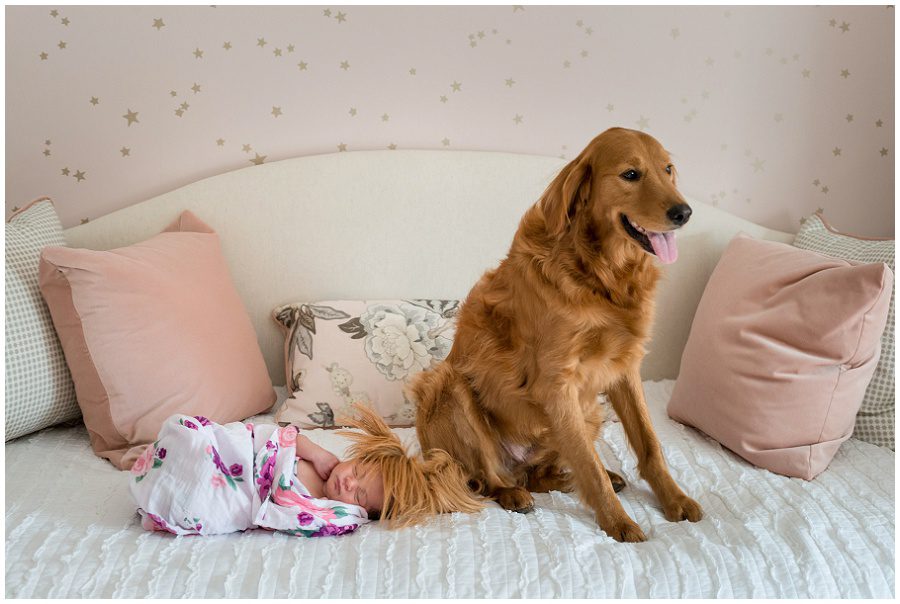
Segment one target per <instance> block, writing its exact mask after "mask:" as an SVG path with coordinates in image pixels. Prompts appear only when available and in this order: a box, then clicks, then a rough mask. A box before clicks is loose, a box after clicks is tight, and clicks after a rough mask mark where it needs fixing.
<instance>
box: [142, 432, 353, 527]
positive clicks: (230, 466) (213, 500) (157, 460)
mask: <svg viewBox="0 0 900 604" xmlns="http://www.w3.org/2000/svg"><path fill="white" fill-rule="evenodd" d="M296 441H297V428H295V427H294V426H286V427H284V428H281V427H279V426H275V425H270V424H260V425H256V426H254V425H253V424H250V423H247V424H244V423H241V422H232V423H230V424H225V425H219V424H216V423H214V422H210V421H209V420H207V419H206V418H204V417H200V416H196V417H190V416H187V415H173V416H172V417H170V418H168V419H167V420H166V421H165V422H164V423H163V427H162V429H161V430H160V433H159V438H158V440H157V441H156V442H154V443H153V444H151V445H149V446H148V447H147V449H146V450H145V451H144V453H143V454H142V455H141V456H140V457H139V458H138V459H137V461H135V462H134V466H132V468H131V477H130V486H131V494H132V496H133V497H134V500H135V502H136V503H137V506H138V512H139V513H140V515H141V517H142V526H143V527H144V528H145V529H147V530H150V531H168V532H170V533H173V534H175V535H218V534H222V533H232V532H235V531H242V530H245V529H251V528H266V529H271V530H276V531H281V532H284V533H289V534H291V535H298V536H304V537H322V536H326V535H341V534H343V533H349V532H351V531H353V530H355V529H356V528H357V527H358V526H360V525H361V524H365V523H366V522H369V520H368V517H367V514H366V511H365V510H364V509H363V508H361V507H359V506H357V505H353V504H349V503H343V502H340V501H331V500H328V499H314V498H313V497H312V496H311V495H310V493H309V491H308V490H307V489H306V487H305V486H304V485H303V484H302V483H301V482H300V481H299V480H298V479H297V473H296V464H297V458H296V451H295V446H296Z"/></svg>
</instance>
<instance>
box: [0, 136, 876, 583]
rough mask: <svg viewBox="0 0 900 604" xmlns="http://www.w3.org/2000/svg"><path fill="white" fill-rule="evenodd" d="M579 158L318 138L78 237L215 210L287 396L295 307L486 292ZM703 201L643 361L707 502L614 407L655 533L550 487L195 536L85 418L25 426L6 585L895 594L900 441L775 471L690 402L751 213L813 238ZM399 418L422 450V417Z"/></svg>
mask: <svg viewBox="0 0 900 604" xmlns="http://www.w3.org/2000/svg"><path fill="white" fill-rule="evenodd" d="M563 164H564V162H563V161H562V160H559V159H554V158H547V157H537V156H527V155H515V154H507V153H488V152H445V151H372V152H354V153H337V154H332V155H323V156H314V157H304V158H297V159H290V160H284V161H279V162H273V163H270V164H263V165H260V166H253V167H250V168H246V169H241V170H237V171H234V172H229V173H226V174H223V175H220V176H214V177H211V178H207V179H205V180H201V181H199V182H196V183H194V184H191V185H188V186H185V187H183V188H180V189H177V190H175V191H172V192H170V193H167V194H165V195H161V196H159V197H156V198H153V199H150V200H148V201H146V202H144V203H141V204H138V205H135V206H132V207H129V208H126V209H123V210H119V211H116V212H113V213H111V214H109V215H107V216H104V217H102V218H99V219H96V220H93V221H91V222H90V223H88V224H85V225H81V226H77V227H74V228H70V229H68V230H67V231H66V232H65V235H66V238H67V240H68V244H69V245H70V246H73V247H89V248H93V249H110V248H114V247H119V246H124V245H130V244H132V243H134V242H137V241H140V240H142V239H145V238H147V237H150V236H152V235H154V234H156V233H158V232H159V231H161V230H162V229H163V228H164V227H165V226H166V225H167V224H168V223H169V222H171V221H172V220H173V219H174V218H175V217H176V216H177V215H178V214H179V213H180V212H181V211H182V210H184V209H190V210H192V211H193V212H194V213H195V214H197V216H199V217H200V218H201V219H202V220H203V221H205V222H207V223H208V224H209V225H210V226H211V227H212V228H213V229H215V231H216V232H217V233H218V234H219V236H220V238H221V242H222V247H223V250H224V253H225V256H226V259H227V261H228V263H229V266H230V269H231V273H232V276H233V279H234V283H235V285H236V287H237V289H238V291H239V292H240V294H241V296H242V298H243V301H244V303H245V305H246V307H247V310H248V312H249V314H250V317H251V320H252V322H253V325H254V327H255V328H256V332H257V335H258V338H259V342H260V346H261V348H262V351H263V354H264V356H265V359H266V363H267V366H268V369H269V373H270V375H271V377H272V380H273V383H275V384H276V385H279V386H278V387H277V388H276V390H277V391H278V392H279V394H280V396H279V402H280V401H281V400H283V398H284V397H285V391H284V389H283V387H282V386H283V384H284V369H283V367H284V365H283V359H282V354H283V339H282V335H281V333H280V332H279V330H278V329H277V326H276V325H275V323H274V321H273V320H272V318H271V310H272V309H273V308H274V307H275V306H277V305H279V304H282V303H286V302H294V301H297V300H328V299H378V298H403V297H417V298H422V297H429V298H446V299H451V298H462V297H464V296H465V294H466V293H467V291H468V290H469V288H470V287H471V285H472V284H473V283H474V282H475V280H476V279H477V278H478V277H479V276H480V274H481V273H482V272H483V271H484V270H485V269H487V268H489V267H491V266H492V265H494V264H496V262H497V261H499V259H500V258H502V257H503V256H504V255H505V253H506V251H507V248H508V245H509V243H510V241H511V238H512V235H513V233H514V231H515V228H516V225H517V222H518V219H519V217H520V216H521V214H522V213H523V212H524V211H525V209H526V208H527V207H528V206H529V205H531V204H532V203H533V202H534V201H535V200H536V199H537V198H538V197H539V195H540V193H541V192H542V190H543V188H544V187H545V186H546V184H547V183H548V182H549V180H550V179H551V177H552V176H553V175H554V174H555V172H556V171H558V170H559V169H560V167H562V165H563ZM690 203H691V205H692V206H693V209H694V214H693V218H692V219H691V222H690V224H689V225H688V226H687V227H686V228H685V229H684V230H683V232H681V233H680V234H679V248H680V258H679V260H678V261H677V262H676V263H675V264H674V265H671V266H667V267H665V269H664V270H665V277H664V280H663V282H662V284H661V288H660V293H659V297H658V301H657V319H656V324H655V331H654V337H653V340H652V342H651V345H650V351H649V355H648V356H647V358H646V360H645V363H644V366H643V377H644V379H645V380H647V381H646V382H645V384H644V386H645V390H646V395H647V400H648V404H649V407H650V412H651V416H652V420H653V423H654V426H655V427H656V430H657V433H658V434H659V437H660V440H661V442H662V446H663V448H664V453H665V457H666V459H667V461H668V463H669V465H670V468H671V471H672V475H673V477H674V478H675V480H676V481H677V482H678V483H679V484H680V485H681V486H682V487H683V488H684V490H685V491H686V492H687V493H688V494H690V495H691V496H693V497H694V498H696V499H697V500H698V501H699V502H700V503H701V505H702V506H703V508H704V511H705V517H704V519H703V520H702V521H700V522H698V523H688V522H680V523H671V522H667V521H666V520H665V519H664V518H663V515H662V511H661V509H660V507H659V504H658V502H657V500H656V498H655V496H654V495H653V494H652V492H651V491H650V489H649V487H648V486H647V484H646V483H644V482H643V481H641V480H640V478H639V476H638V475H637V469H636V464H635V459H634V456H633V455H632V453H631V451H630V450H629V449H628V446H627V444H626V441H625V439H624V436H623V431H622V427H621V424H620V423H618V422H617V421H615V417H614V416H611V417H610V418H609V421H607V422H606V423H605V424H604V427H603V439H602V441H601V442H598V445H597V446H598V451H599V452H600V455H601V457H602V459H603V460H604V462H605V463H606V464H607V466H608V467H609V468H610V469H612V470H614V471H616V472H619V473H621V474H622V475H623V476H624V477H625V478H626V480H627V481H628V483H629V486H628V487H627V488H626V489H625V490H624V491H622V492H621V493H620V494H619V495H620V497H621V500H622V502H623V505H624V507H625V510H626V511H627V512H628V513H629V515H631V517H632V518H634V519H635V520H636V521H637V523H638V524H639V525H640V526H641V527H642V528H643V530H644V532H645V533H646V535H647V537H648V541H647V542H645V543H640V544H621V543H617V542H615V541H613V540H612V539H610V538H609V537H607V536H606V535H605V533H603V531H601V530H600V529H599V528H598V526H597V525H596V524H595V523H594V521H593V517H592V514H591V512H590V511H589V510H588V509H587V508H585V507H584V506H583V505H581V504H580V503H579V501H578V500H577V498H576V497H574V496H572V495H568V494H562V493H558V492H553V493H549V494H538V495H537V496H536V509H535V511H534V512H533V513H531V514H527V515H521V514H516V513H511V512H507V511H504V510H502V509H500V508H499V507H498V506H496V505H491V506H490V507H489V508H488V509H486V510H485V511H483V512H481V513H480V514H477V515H463V514H450V515H444V516H441V517H437V518H434V519H433V520H431V521H430V522H428V523H427V524H425V525H422V526H418V527H414V528H410V529H403V530H398V531H389V530H387V529H386V528H385V527H383V526H380V525H379V524H377V523H375V524H370V525H367V526H364V527H362V528H360V529H359V530H358V531H357V532H356V533H353V534H350V535H346V536H342V537H331V538H320V539H305V538H297V537H290V536H286V535H284V534H280V533H270V532H264V531H249V532H245V533H239V534H232V535H226V536H215V537H195V536H187V537H177V538H176V537H174V536H172V535H169V534H165V533H151V532H147V531H144V530H143V529H142V528H141V526H140V522H139V518H138V515H137V514H136V513H135V509H134V505H133V503H132V501H131V499H130V497H129V494H128V486H127V476H128V474H126V473H122V472H120V471H118V470H116V469H115V468H114V467H113V466H112V465H111V464H110V463H108V462H107V461H106V460H103V459H100V458H97V457H95V456H94V454H93V453H92V451H91V448H90V444H89V442H88V437H87V433H86V430H85V428H84V426H83V425H79V424H78V422H75V425H69V426H65V425H63V426H56V427H53V428H48V429H45V430H42V431H40V432H37V433H34V434H30V435H27V436H24V437H22V438H19V439H16V440H14V441H11V442H8V443H7V444H6V596H7V597H210V598H221V597H290V598H295V597H354V598H355V597H545V598H548V597H673V598H674V597H678V598H680V597H706V598H711V597H743V598H750V597H816V598H822V597H879V598H890V597H893V595H894V453H893V451H891V450H889V449H885V448H880V447H876V446H874V445H870V444H867V443H864V442H861V441H858V440H855V439H850V440H848V441H847V442H845V443H844V444H843V445H842V446H841V448H840V450H839V452H838V453H837V455H836V457H835V458H834V460H833V461H832V463H831V465H830V466H829V468H828V469H827V470H826V471H825V472H823V473H822V474H821V475H820V476H818V477H817V478H815V480H813V481H810V482H807V481H804V480H801V479H798V478H787V477H784V476H780V475H777V474H774V473H772V472H769V471H767V470H763V469H759V468H756V467H754V466H752V465H751V464H749V463H748V462H746V461H744V460H743V459H741V458H740V457H738V456H737V455H735V454H733V453H731V452H730V451H729V450H727V449H725V448H723V447H722V446H721V445H719V444H718V443H716V442H715V441H713V440H712V439H710V438H708V437H706V436H704V435H703V434H702V433H700V432H698V431H696V430H694V429H692V428H688V427H685V426H682V425H681V424H678V423H676V422H674V421H672V420H671V419H669V418H668V417H667V415H666V409H665V407H666V403H667V401H668V398H669V396H670V394H671V392H672V389H673V385H674V383H675V382H674V379H675V378H676V377H677V375H678V368H679V362H680V358H681V353H682V350H683V347H684V344H685V341H686V339H687V336H688V332H689V330H690V327H691V321H692V318H693V316H694V311H695V309H696V307H697V304H698V301H699V299H700V296H701V294H702V293H703V289H704V286H705V284H706V282H707V279H708V278H709V275H710V273H711V271H712V269H713V268H714V266H715V264H716V262H717V260H718V258H719V255H720V254H721V252H722V250H723V248H724V247H725V245H726V244H727V243H728V241H729V240H730V239H731V237H732V236H733V235H735V234H736V233H737V232H739V231H744V232H747V233H748V234H750V235H752V236H753V237H757V238H762V239H770V240H775V241H782V242H790V241H792V239H793V235H791V234H789V233H783V232H777V231H772V230H769V229H765V228H763V227H760V226H758V225H755V224H752V223H750V222H747V221H745V220H742V219H740V218H737V217H735V216H733V215H730V214H728V213H726V212H724V211H721V210H719V209H717V208H714V207H711V206H709V205H706V204H704V203H702V202H699V201H696V200H693V199H691V200H690ZM277 404H278V403H276V405H277ZM272 413H273V411H270V413H269V414H267V415H266V416H260V417H257V418H255V419H254V420H253V421H256V422H259V421H266V419H268V421H272ZM396 430H397V432H398V434H400V436H401V438H402V439H403V440H404V441H405V442H408V443H411V444H413V445H414V443H415V430H414V429H412V428H398V429H396ZM309 434H310V437H311V438H313V439H314V440H316V441H317V442H319V443H321V444H323V445H324V446H326V447H329V448H331V449H332V450H334V451H335V452H336V453H338V454H340V453H341V452H342V450H343V447H344V446H345V445H346V442H345V441H343V439H342V438H341V437H339V436H337V435H336V434H335V433H334V432H333V431H327V430H313V431H310V433H309Z"/></svg>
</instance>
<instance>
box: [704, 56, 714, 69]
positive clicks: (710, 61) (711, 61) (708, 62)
mask: <svg viewBox="0 0 900 604" xmlns="http://www.w3.org/2000/svg"><path fill="white" fill-rule="evenodd" d="M715 63H716V61H715V59H713V58H712V57H706V66H707V67H712V66H713V65H715Z"/></svg>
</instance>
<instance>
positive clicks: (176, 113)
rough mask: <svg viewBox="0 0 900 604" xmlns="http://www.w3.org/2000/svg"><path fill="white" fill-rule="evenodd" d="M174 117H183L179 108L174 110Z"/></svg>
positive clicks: (182, 111)
mask: <svg viewBox="0 0 900 604" xmlns="http://www.w3.org/2000/svg"><path fill="white" fill-rule="evenodd" d="M175 115H177V116H178V117H181V116H182V115H184V109H181V108H179V109H176V110H175Z"/></svg>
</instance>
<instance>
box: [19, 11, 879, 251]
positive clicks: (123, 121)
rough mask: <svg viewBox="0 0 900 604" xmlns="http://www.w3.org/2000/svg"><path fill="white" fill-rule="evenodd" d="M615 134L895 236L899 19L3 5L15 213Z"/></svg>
mask: <svg viewBox="0 0 900 604" xmlns="http://www.w3.org/2000/svg"><path fill="white" fill-rule="evenodd" d="M610 126H624V127H629V128H635V129H640V130H643V131H645V132H647V133H649V134H652V135H653V136H655V137H657V138H658V139H659V140H660V141H661V142H662V143H663V145H664V146H665V147H666V148H667V149H668V150H669V151H670V153H671V154H672V156H673V158H674V160H675V164H676V166H677V167H678V170H679V174H680V181H679V182H680V187H681V189H682V191H683V192H684V193H685V194H687V195H688V196H690V197H693V198H695V199H699V200H700V201H704V202H707V203H710V204H712V205H714V206H717V207H720V208H722V209H725V210H727V211H729V212H732V213H734V214H737V215H738V216H742V217H744V218H747V219H749V220H752V221H754V222H757V223H759V224H762V225H765V226H768V227H771V228H776V229H781V230H785V231H791V232H796V230H797V228H798V227H799V224H800V221H801V220H802V219H803V217H804V216H807V215H809V214H811V213H812V212H814V211H816V210H817V209H823V210H824V211H825V214H826V216H827V217H828V219H829V221H830V222H832V223H833V224H834V225H835V226H837V227H839V228H841V229H842V230H843V231H845V232H849V233H854V234H858V235H864V236H871V237H885V236H893V233H894V162H895V160H894V154H895V152H896V150H895V148H894V9H893V7H892V6H858V7H857V6H794V7H790V6H760V7H746V6H721V7H716V6H695V7H679V6H665V7H655V6H642V7H621V6H620V7H613V6H559V7H555V6H530V5H529V6H515V5H513V6H458V7H453V6H441V7H424V6H268V7H249V6H206V5H204V6H155V7H154V6H134V7H126V6H60V7H53V6H7V7H6V212H7V216H8V215H9V214H10V213H11V212H12V211H14V210H15V209H16V208H17V207H20V206H23V205H24V204H26V203H27V202H28V201H30V200H32V199H34V198H36V197H39V196H42V195H49V196H51V197H52V198H53V199H54V201H55V202H56V205H57V210H58V212H59V214H60V217H61V219H62V221H63V224H64V226H72V225H75V224H79V223H80V222H85V221H88V220H91V219H94V218H97V217H99V216H102V215H104V214H106V213H109V212H112V211H114V210H116V209H119V208H122V207H125V206H128V205H131V204H134V203H137V202H140V201H143V200H145V199H148V198H150V197H153V196H155V195H159V194H161V193H164V192H167V191H170V190H172V189H175V188H178V187H180V186H183V185H186V184H188V183H191V182H194V181H196V180H199V179H201V178H205V177H208V176H213V175H216V174H221V173H223V172H228V171H231V170H235V169H238V168H244V167H252V166H253V165H258V164H262V163H267V162H273V161H278V160H281V159H287V158H292V157H298V156H305V155H317V154H323V153H344V152H347V153H350V152H354V151H361V150H371V149H438V150H447V151H454V150H479V151H506V152H513V153H527V154H536V155H546V156H553V157H560V158H564V159H571V158H573V157H575V156H576V155H577V154H578V152H579V151H580V150H581V149H582V148H583V147H584V146H585V145H586V144H587V143H588V142H589V141H590V140H591V139H592V138H593V137H594V136H596V135H597V134H598V133H600V132H601V131H603V130H604V129H606V128H608V127H610Z"/></svg>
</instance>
